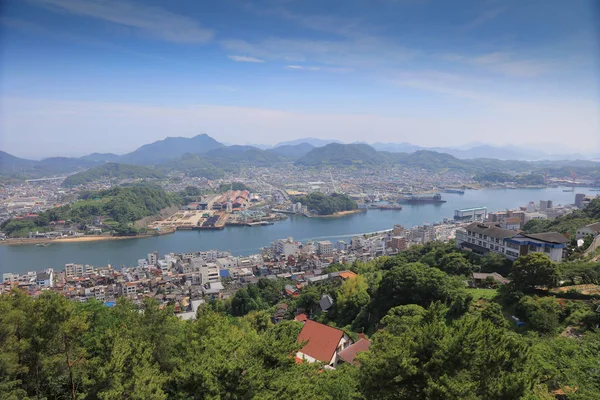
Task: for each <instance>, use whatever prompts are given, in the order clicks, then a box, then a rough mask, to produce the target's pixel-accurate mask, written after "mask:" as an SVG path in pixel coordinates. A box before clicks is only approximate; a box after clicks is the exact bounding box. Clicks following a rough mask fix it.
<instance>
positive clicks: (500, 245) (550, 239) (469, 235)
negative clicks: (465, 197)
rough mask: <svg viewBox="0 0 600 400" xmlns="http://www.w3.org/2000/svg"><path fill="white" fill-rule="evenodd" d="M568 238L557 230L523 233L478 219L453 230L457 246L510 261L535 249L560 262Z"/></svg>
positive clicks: (533, 251)
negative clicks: (495, 255) (481, 221)
mask: <svg viewBox="0 0 600 400" xmlns="http://www.w3.org/2000/svg"><path fill="white" fill-rule="evenodd" d="M567 241H568V240H567V238H566V237H564V236H563V235H561V234H560V233H557V232H546V233H538V234H525V233H519V232H517V231H514V230H510V229H504V228H501V227H500V225H499V224H492V223H479V222H477V223H472V224H470V225H468V226H467V227H465V228H464V229H457V230H456V247H458V248H460V249H465V250H466V249H469V250H471V251H472V252H473V253H476V254H480V255H486V254H488V253H489V252H494V253H498V254H502V255H503V256H504V257H506V258H508V259H511V260H515V259H517V258H518V257H520V256H524V255H527V254H529V253H536V252H537V253H544V254H546V255H547V256H548V257H550V259H551V260H552V261H556V262H561V261H562V256H563V250H564V248H565V247H566V243H567Z"/></svg>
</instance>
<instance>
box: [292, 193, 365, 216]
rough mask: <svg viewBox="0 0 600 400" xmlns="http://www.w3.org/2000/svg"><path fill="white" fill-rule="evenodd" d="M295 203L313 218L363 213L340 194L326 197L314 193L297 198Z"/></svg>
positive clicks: (351, 201) (350, 200)
mask: <svg viewBox="0 0 600 400" xmlns="http://www.w3.org/2000/svg"><path fill="white" fill-rule="evenodd" d="M296 201H298V202H300V203H302V205H304V206H306V208H307V209H308V212H309V215H310V216H313V217H336V216H344V215H348V214H354V213H357V212H363V211H365V210H360V209H359V208H358V204H356V202H355V201H354V200H352V199H351V198H350V197H348V196H347V195H345V194H342V193H332V194H329V195H327V194H323V193H319V192H314V193H311V194H309V195H307V196H302V197H298V198H297V199H296Z"/></svg>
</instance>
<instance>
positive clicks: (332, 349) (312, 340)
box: [296, 319, 352, 368]
mask: <svg viewBox="0 0 600 400" xmlns="http://www.w3.org/2000/svg"><path fill="white" fill-rule="evenodd" d="M298 342H299V343H304V342H306V343H305V345H304V346H303V347H302V348H301V349H300V350H299V351H298V353H297V354H296V357H297V358H300V359H303V360H305V361H307V362H317V361H318V362H322V363H324V364H326V365H327V366H329V367H331V368H335V367H336V366H337V364H338V361H339V356H338V353H339V352H341V351H343V350H345V349H346V348H348V346H350V345H351V344H352V340H351V339H350V337H349V336H348V335H346V334H345V333H344V331H341V330H339V329H336V328H332V327H331V326H327V325H324V324H320V323H318V322H315V321H311V320H309V319H308V320H306V321H305V322H304V327H303V328H302V330H301V331H300V334H299V335H298Z"/></svg>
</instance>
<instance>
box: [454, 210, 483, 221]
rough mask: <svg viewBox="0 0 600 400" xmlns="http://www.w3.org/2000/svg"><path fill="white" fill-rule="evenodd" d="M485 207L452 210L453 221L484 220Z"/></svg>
mask: <svg viewBox="0 0 600 400" xmlns="http://www.w3.org/2000/svg"><path fill="white" fill-rule="evenodd" d="M486 218H487V207H471V208H463V209H459V210H454V220H455V221H485V219H486Z"/></svg>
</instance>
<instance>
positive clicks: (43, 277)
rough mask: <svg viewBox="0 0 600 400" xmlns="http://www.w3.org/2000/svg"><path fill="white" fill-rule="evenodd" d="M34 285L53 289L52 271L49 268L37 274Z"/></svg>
mask: <svg viewBox="0 0 600 400" xmlns="http://www.w3.org/2000/svg"><path fill="white" fill-rule="evenodd" d="M35 283H36V284H37V285H38V286H41V287H47V288H51V287H54V271H53V270H52V268H49V269H48V270H46V271H45V272H40V273H39V274H37V276H36V279H35Z"/></svg>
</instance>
